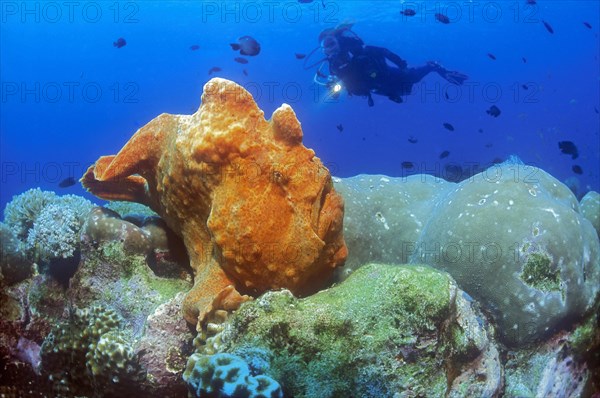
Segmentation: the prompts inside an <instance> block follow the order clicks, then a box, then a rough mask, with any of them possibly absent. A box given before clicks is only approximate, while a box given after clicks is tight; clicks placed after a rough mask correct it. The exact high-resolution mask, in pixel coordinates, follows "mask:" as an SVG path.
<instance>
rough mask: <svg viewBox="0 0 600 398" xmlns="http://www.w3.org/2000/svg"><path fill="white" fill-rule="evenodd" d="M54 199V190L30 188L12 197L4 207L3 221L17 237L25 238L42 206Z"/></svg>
mask: <svg viewBox="0 0 600 398" xmlns="http://www.w3.org/2000/svg"><path fill="white" fill-rule="evenodd" d="M55 200H56V194H55V193H54V192H49V191H42V190H41V189H39V188H34V189H30V190H28V191H25V192H23V193H22V194H20V195H17V196H15V197H13V199H12V200H11V201H10V202H8V204H7V205H6V207H5V208H4V222H5V223H6V224H7V225H9V226H10V227H11V228H12V229H13V231H14V233H15V235H16V236H17V238H18V239H20V240H22V241H24V240H26V239H27V235H28V234H29V230H30V229H31V228H32V227H33V223H34V222H35V219H36V218H37V216H38V215H39V214H40V213H41V212H42V210H43V209H44V207H46V206H47V205H48V204H50V203H53V202H54V201H55Z"/></svg>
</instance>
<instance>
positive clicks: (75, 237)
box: [0, 188, 93, 283]
mask: <svg viewBox="0 0 600 398" xmlns="http://www.w3.org/2000/svg"><path fill="white" fill-rule="evenodd" d="M92 206H93V205H92V203H91V202H90V201H89V200H87V199H84V198H82V197H79V196H75V195H65V196H58V195H56V194H55V193H54V192H46V191H41V190H40V189H39V188H36V189H30V190H29V191H26V192H24V193H22V194H20V195H17V196H15V197H14V198H13V200H12V201H11V202H10V203H8V204H7V205H6V208H5V209H4V218H5V223H6V225H7V226H8V227H9V228H10V229H11V230H12V231H13V233H14V235H15V237H16V239H17V240H18V244H17V245H12V246H11V247H10V248H9V249H6V251H7V254H6V255H3V262H4V259H6V258H7V256H12V257H13V261H14V256H19V253H24V254H25V256H26V257H28V258H30V259H32V262H35V263H36V264H38V265H39V266H41V268H42V270H45V271H48V272H51V273H53V274H54V275H55V276H56V277H57V278H59V279H61V280H63V282H65V283H66V281H67V280H68V279H69V277H71V275H72V274H73V272H74V270H75V268H76V266H77V263H78V262H79V232H80V230H81V226H82V224H83V221H84V220H85V217H86V216H87V213H88V212H89V211H90V210H91V208H92ZM3 234H4V233H3ZM4 251H5V249H3V252H4ZM0 265H1V263H0ZM3 268H7V267H6V266H3ZM13 270H14V268H13ZM4 273H5V274H6V273H7V272H4ZM5 276H6V275H5ZM8 278H9V279H10V278H12V277H11V276H8Z"/></svg>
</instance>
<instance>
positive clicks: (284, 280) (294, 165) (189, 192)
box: [82, 78, 346, 324]
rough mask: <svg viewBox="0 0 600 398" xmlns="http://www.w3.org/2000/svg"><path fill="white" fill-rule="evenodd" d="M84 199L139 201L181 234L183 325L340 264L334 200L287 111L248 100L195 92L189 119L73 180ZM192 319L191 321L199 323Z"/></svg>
mask: <svg viewBox="0 0 600 398" xmlns="http://www.w3.org/2000/svg"><path fill="white" fill-rule="evenodd" d="M82 183H83V185H84V186H85V187H86V188H87V189H88V190H89V191H90V192H92V193H93V194H95V195H96V196H99V197H101V198H103V199H108V200H126V201H133V202H138V203H142V204H144V205H147V206H149V207H150V208H152V209H153V210H154V211H156V212H157V213H158V214H160V215H161V217H162V218H163V219H164V220H165V221H166V223H167V225H169V227H170V228H171V229H172V230H173V231H175V232H176V233H178V234H180V235H181V237H182V238H183V241H184V243H185V246H186V248H187V251H188V255H189V257H190V262H191V266H192V268H193V270H194V277H195V280H194V283H195V284H194V288H193V289H192V290H191V291H190V292H189V294H188V295H187V297H186V301H185V302H184V315H185V318H186V319H187V320H188V321H189V322H190V323H193V324H195V323H197V321H198V320H200V321H202V320H204V318H205V317H206V315H207V314H208V313H210V312H211V311H213V310H217V309H226V310H231V309H235V308H236V307H238V306H239V304H240V303H241V302H243V301H245V300H248V299H249V297H248V296H245V295H247V294H251V295H257V294H259V293H262V292H264V291H266V290H268V289H277V288H288V289H290V290H292V291H294V292H295V293H299V294H305V293H309V292H312V291H315V290H317V289H318V288H320V287H322V286H324V284H325V283H327V281H328V279H329V277H330V276H331V275H332V273H333V270H334V268H335V267H336V266H339V265H341V264H343V262H344V259H345V257H346V246H345V244H344V240H343V236H342V218H343V201H342V198H341V196H340V195H338V194H337V193H336V192H335V191H334V190H333V184H332V181H331V176H330V174H329V172H328V170H327V169H326V168H325V167H324V166H323V164H322V163H321V161H320V160H319V159H318V158H317V157H316V156H315V154H314V152H313V151H312V150H309V149H307V148H305V147H304V146H303V145H302V129H301V127H300V123H299V122H298V120H297V119H296V116H295V114H294V112H293V110H292V109H291V108H290V107H289V106H288V105H282V106H281V107H280V108H279V109H277V110H276V111H275V112H274V113H273V115H272V118H271V120H270V121H267V120H265V118H264V114H263V112H262V111H261V110H260V109H259V108H258V106H257V104H256V102H255V101H254V100H253V98H252V96H251V95H250V93H248V92H247V91H246V90H245V89H243V88H242V87H241V86H239V85H237V84H235V83H233V82H231V81H227V80H224V79H218V78H217V79H212V80H210V81H209V82H208V83H207V84H206V85H205V86H204V93H203V95H202V104H201V106H200V109H199V110H198V112H196V113H195V114H193V115H189V116H188V115H170V114H162V115H160V116H158V117H157V118H155V119H154V120H152V121H151V122H149V123H148V124H147V125H146V126H144V127H142V128H141V129H140V130H139V131H137V132H136V133H135V134H134V136H133V137H132V138H131V139H130V140H129V142H128V143H127V144H126V145H125V146H124V147H123V148H122V149H121V151H120V152H119V153H118V154H117V155H115V156H104V157H101V158H100V159H99V160H98V161H97V162H96V163H95V165H93V166H92V167H90V169H89V170H88V171H87V172H86V174H85V175H84V176H83V178H82ZM200 323H201V322H200Z"/></svg>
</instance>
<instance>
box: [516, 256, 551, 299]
mask: <svg viewBox="0 0 600 398" xmlns="http://www.w3.org/2000/svg"><path fill="white" fill-rule="evenodd" d="M521 279H522V280H523V281H524V282H525V283H527V284H528V285H530V286H533V287H535V288H536V289H539V290H542V291H545V292H556V291H560V271H559V270H555V271H553V270H552V261H551V260H550V258H548V256H546V255H544V254H541V253H531V254H530V255H529V258H528V259H527V263H525V265H524V266H523V272H522V273H521Z"/></svg>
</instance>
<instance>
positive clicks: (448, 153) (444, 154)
mask: <svg viewBox="0 0 600 398" xmlns="http://www.w3.org/2000/svg"><path fill="white" fill-rule="evenodd" d="M448 155H450V151H443V152H442V153H440V156H439V158H440V159H445V158H447V157H448Z"/></svg>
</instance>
